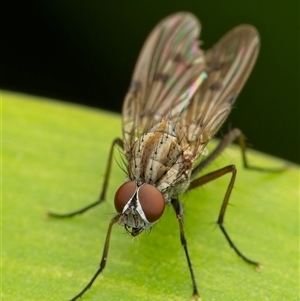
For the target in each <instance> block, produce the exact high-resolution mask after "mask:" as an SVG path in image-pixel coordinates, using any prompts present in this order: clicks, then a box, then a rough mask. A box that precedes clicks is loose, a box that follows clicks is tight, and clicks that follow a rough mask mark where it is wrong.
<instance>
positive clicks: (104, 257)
mask: <svg viewBox="0 0 300 301" xmlns="http://www.w3.org/2000/svg"><path fill="white" fill-rule="evenodd" d="M119 218H120V214H117V215H116V216H115V217H113V218H112V220H111V221H110V223H109V226H108V230H107V233H106V239H105V245H104V248H103V253H102V258H101V261H100V264H99V268H98V270H97V271H96V273H95V274H94V276H93V277H92V279H91V280H90V281H89V283H88V284H87V285H86V286H85V287H84V289H83V290H82V291H81V292H80V293H79V294H77V295H76V296H75V297H73V298H72V299H71V300H70V301H75V300H77V299H79V298H80V297H82V296H83V295H84V294H85V292H86V291H87V290H88V289H90V288H91V286H92V285H93V283H94V281H95V280H96V279H97V277H98V276H99V274H100V273H101V272H102V271H103V270H104V268H105V266H106V262H107V256H108V249H109V242H110V235H111V230H112V227H113V225H114V224H115V223H117V222H118V220H119Z"/></svg>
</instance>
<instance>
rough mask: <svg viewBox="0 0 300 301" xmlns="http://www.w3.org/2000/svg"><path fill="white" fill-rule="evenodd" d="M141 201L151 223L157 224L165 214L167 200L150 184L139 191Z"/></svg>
mask: <svg viewBox="0 0 300 301" xmlns="http://www.w3.org/2000/svg"><path fill="white" fill-rule="evenodd" d="M139 201H140V204H141V206H142V208H143V211H144V213H145V215H146V218H147V220H148V221H149V222H150V223H154V222H156V221H157V220H158V219H159V218H160V217H161V216H162V214H163V213H164V210H165V204H166V203H165V200H164V197H163V195H162V194H161V192H160V191H159V190H158V189H156V188H155V187H154V186H152V185H150V184H144V185H143V186H142V187H141V188H140V189H139Z"/></svg>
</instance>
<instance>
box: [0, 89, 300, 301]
mask: <svg viewBox="0 0 300 301" xmlns="http://www.w3.org/2000/svg"><path fill="white" fill-rule="evenodd" d="M120 136H121V118H120V116H118V115H115V114H112V113H108V112H103V111H99V110H96V109H94V110H92V109H89V108H85V107H81V106H74V105H68V104H64V103H62V102H55V101H50V100H45V99H41V98H37V97H33V96H25V95H21V94H15V93H9V92H2V158H3V167H2V185H3V195H2V200H3V201H2V264H3V267H2V290H3V292H2V294H3V296H2V297H3V300H14V301H18V300H22V301H25V300H30V301H34V300H39V301H40V300H68V299H70V298H71V297H73V296H74V295H76V294H77V293H78V292H79V291H80V290H81V289H82V288H83V287H84V286H85V285H86V283H87V282H88V281H89V280H90V278H91V277H92V275H93V274H94V272H95V271H96V269H97V266H98V263H99V261H100V258H101V255H102V248H103V244H104V239H105V234H106V230H107V227H108V223H109V221H110V219H111V218H112V216H113V215H114V214H115V209H114V206H113V202H112V200H113V197H114V192H115V191H116V189H117V188H118V187H119V185H120V184H121V183H123V181H124V173H123V172H122V170H121V169H120V168H119V166H118V164H114V165H113V170H112V176H111V179H110V182H109V189H108V194H107V202H105V203H104V204H102V205H101V206H99V207H98V208H95V209H94V210H91V211H90V212H87V213H86V214H83V215H82V216H78V217H75V218H71V219H65V220H60V219H52V218H46V217H45V212H46V211H47V210H53V211H56V212H69V211H73V210H75V209H79V208H81V207H83V206H85V205H87V204H89V203H91V202H93V201H95V200H96V198H97V197H98V195H99V193H100V187H101V183H102V181H103V178H104V170H105V166H106V160H107V157H108V152H109V149H110V146H111V142H112V140H113V139H114V138H115V137H120ZM251 138H252V139H255V137H251ZM294 138H295V137H291V139H294ZM269 139H278V137H270V138H269ZM214 143H215V142H214V141H212V142H211V144H212V146H213V145H214ZM278 147H283V146H282V145H281V144H280V139H279V140H278ZM284 147H287V146H284ZM248 155H249V156H248V158H249V161H250V162H251V163H252V164H253V165H256V166H262V167H271V168H281V167H283V166H284V170H283V171H282V172H278V173H272V172H269V173H268V172H258V171H251V170H245V169H244V168H243V167H242V166H241V163H240V161H241V158H240V152H239V150H238V149H237V147H234V146H231V147H229V148H228V149H226V150H225V151H224V152H223V153H222V155H221V156H220V157H219V158H218V159H217V160H216V161H215V162H213V163H212V164H211V166H210V167H209V168H208V169H207V171H210V170H214V169H217V168H220V167H222V166H225V165H228V164H235V165H236V166H237V168H238V175H237V180H236V183H235V189H234V191H233V194H232V197H231V206H229V207H228V211H227V214H226V218H225V225H226V227H227V230H228V232H229V234H230V235H231V238H232V239H233V241H234V242H235V243H236V245H237V246H238V247H239V248H240V249H241V250H242V251H243V252H244V253H245V254H246V256H249V257H250V258H252V259H254V260H258V261H260V262H261V263H262V264H263V269H262V270H261V271H260V272H257V271H255V270H254V269H253V268H251V267H250V266H249V265H247V264H245V263H244V262H243V261H242V260H241V259H240V258H238V257H237V256H236V255H235V254H234V252H233V251H232V250H231V249H230V247H229V245H228V244H227V242H226V241H225V239H224V237H223V236H222V233H221V231H219V229H218V228H217V227H216V226H215V223H214V222H215V221H216V219H217V216H218V212H219V210H220V206H221V202H222V198H223V196H224V192H225V189H226V187H227V185H228V181H229V176H224V177H223V178H220V179H218V180H216V181H213V182H211V183H209V184H207V185H205V186H204V187H201V188H199V189H195V190H193V191H190V192H188V193H186V194H185V195H183V196H182V198H181V200H182V201H183V203H184V206H185V230H186V237H187V240H188V246H189V251H190V256H191V260H192V263H193V266H194V271H195V274H196V279H197V283H198V286H199V291H200V294H201V296H202V299H203V300H204V301H205V300H210V301H211V300H218V301H219V300H222V301H224V300H230V301H232V300H243V301H244V300H247V301H248V300H255V301H257V300H272V301H274V300H280V301H283V300H289V301H290V300H298V297H299V269H298V265H299V167H298V166H295V165H292V164H288V163H287V162H284V161H283V160H281V159H276V158H272V157H270V156H267V155H264V154H261V153H258V152H254V151H249V153H248ZM115 158H116V161H117V162H119V163H120V162H121V159H120V156H119V154H118V152H115ZM205 171H206V170H205ZM190 296H191V281H190V276H189V271H188V268H187V263H186V259H185V255H184V252H183V250H182V247H181V245H180V241H179V230H178V225H177V220H176V218H175V216H174V212H173V210H172V208H167V210H166V211H165V213H164V215H163V217H162V219H161V221H159V222H158V223H157V225H156V226H155V227H154V229H153V231H152V232H151V233H150V234H149V235H145V234H142V235H141V236H140V237H139V239H134V240H133V239H132V238H130V237H129V236H128V235H126V234H125V231H124V229H123V228H122V227H120V226H118V225H117V226H115V227H114V228H113V232H112V237H111V245H110V251H109V256H108V263H107V266H106V268H105V270H104V272H103V273H102V274H101V275H100V276H99V277H98V279H97V280H96V282H95V283H94V285H93V286H92V288H91V290H89V291H88V292H87V293H86V295H85V296H84V297H83V298H82V300H118V301H120V300H139V301H142V300H151V301H156V300H172V301H174V300H189V299H190Z"/></svg>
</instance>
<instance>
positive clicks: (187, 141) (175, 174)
mask: <svg viewBox="0 0 300 301" xmlns="http://www.w3.org/2000/svg"><path fill="white" fill-rule="evenodd" d="M200 29H201V26H200V23H199V21H198V20H197V18H196V17H195V16H194V15H192V14H190V13H185V12H181V13H176V14H174V15H171V16H169V17H167V18H165V19H164V20H162V21H161V22H160V23H159V24H158V25H157V26H156V27H155V28H154V29H153V31H152V32H151V34H150V35H149V37H148V39H147V40H146V42H145V44H144V46H143V48H142V51H141V53H140V56H139V58H138V61H137V64H136V67H135V70H134V73H133V77H132V81H131V85H130V87H129V91H128V93H127V95H126V97H125V100H124V103H123V110H122V128H123V138H122V139H120V138H116V139H115V140H114V141H113V143H112V146H111V149H110V153H109V158H108V164H107V167H106V173H105V180H104V183H103V186H102V192H101V195H100V197H99V199H98V200H97V201H96V202H94V203H92V204H90V205H89V206H87V207H85V208H83V209H81V210H78V211H75V212H72V213H69V214H57V213H51V212H50V213H49V215H50V216H55V217H71V216H74V215H77V214H81V213H83V212H85V211H87V210H89V209H91V208H93V207H95V206H97V205H99V204H100V203H102V202H103V201H104V200H105V194H106V191H107V187H108V180H109V176H110V170H111V164H112V159H113V150H114V148H115V147H118V148H120V149H122V150H123V152H124V156H125V159H126V160H124V161H125V165H126V180H125V182H124V183H123V184H122V185H121V186H120V188H119V189H118V190H117V192H116V194H115V198H114V204H115V208H116V211H117V214H116V215H115V216H114V217H113V218H112V219H111V221H110V223H109V226H108V230H107V234H106V240H105V244H104V250H103V255H102V259H101V262H100V266H99V268H98V270H97V271H96V273H95V274H94V276H93V277H92V279H91V280H90V282H89V283H88V284H87V285H86V287H84V288H83V290H82V291H81V292H79V293H78V294H77V295H76V296H75V297H73V298H72V299H71V300H73V301H74V300H77V299H78V298H80V297H82V296H83V295H84V294H85V292H86V291H87V290H88V289H89V288H90V287H91V286H92V284H93V282H94V281H95V280H96V278H97V276H98V275H99V274H100V273H101V272H102V271H103V269H104V268H105V265H106V262H107V255H108V249H109V242H110V235H111V230H112V227H113V225H114V224H120V225H122V226H124V228H125V230H126V231H127V232H128V233H129V234H130V235H131V236H137V235H139V234H140V233H141V232H143V231H144V230H146V229H150V228H151V227H152V226H153V225H154V224H155V223H156V222H157V221H158V220H159V218H160V217H161V216H162V214H163V212H164V209H165V206H166V205H171V206H172V207H173V208H174V210H175V214H176V218H177V220H178V224H179V230H180V241H181V244H182V246H183V248H184V252H185V256H186V259H187V263H188V268H189V273H190V277H191V281H192V287H193V291H192V296H193V297H194V298H195V299H197V298H198V297H199V293H198V288H197V284H196V279H195V275H194V271H193V267H192V263H191V260H190V256H189V252H188V247H187V241H186V238H185V234H184V227H183V206H182V204H181V202H180V201H179V196H180V195H181V194H182V193H184V192H185V191H187V190H190V189H194V188H196V187H199V186H202V185H204V184H206V183H208V182H210V181H212V180H215V179H217V178H219V177H222V176H223V175H225V174H230V175H231V178H230V181H229V184H228V187H227V190H226V193H225V195H224V199H223V202H222V206H221V209H220V212H219V217H218V220H217V223H218V225H219V227H220V229H221V231H222V232H223V234H224V236H225V238H226V240H227V241H228V243H229V244H230V246H231V247H232V248H233V250H234V251H235V252H236V253H237V255H238V256H240V257H241V258H242V259H243V260H244V261H246V262H247V263H249V264H251V265H253V266H255V267H259V263H257V262H256V261H253V260H251V259H249V258H247V257H246V256H244V255H243V254H242V253H241V252H240V251H239V249H237V247H236V246H235V244H234V243H233V242H232V240H231V239H230V237H229V235H228V234H227V231H226V230H225V228H224V226H223V221H224V216H225V211H226V207H227V205H228V202H229V198H230V194H231V191H232V188H233V185H234V182H235V178H236V168H235V166H234V165H228V166H225V167H223V168H220V169H218V170H215V171H213V172H210V173H208V174H206V175H204V176H201V177H199V176H198V173H199V172H200V171H201V170H202V169H203V168H204V167H206V166H207V165H208V164H209V163H210V162H211V161H212V160H214V159H215V158H216V157H217V156H218V155H219V154H220V153H221V152H222V151H223V149H224V148H225V147H226V146H227V145H228V144H230V143H231V142H232V141H233V140H235V139H238V141H239V144H240V146H241V149H242V154H243V161H244V165H245V167H248V165H247V161H246V156H245V143H244V139H243V135H242V133H241V131H240V130H238V129H233V130H231V131H230V132H229V133H228V134H227V135H226V136H224V137H223V139H222V140H221V141H220V142H219V144H218V145H217V147H216V148H215V150H213V151H212V152H211V153H210V154H209V155H205V154H206V146H207V144H208V142H209V141H210V140H211V138H212V137H213V136H214V135H215V134H216V132H217V131H218V129H219V128H220V126H221V125H222V124H223V122H224V121H225V119H226V118H227V116H228V114H229V113H230V111H231V108H232V106H233V104H234V103H235V100H236V98H237V96H238V94H239V93H240V91H241V89H242V87H243V86H244V84H245V82H246V80H247V78H248V76H249V74H250V72H251V70H252V68H253V66H254V63H255V61H256V58H257V55H258V52H259V44H260V39H259V34H258V32H257V31H256V29H255V28H254V27H252V26H250V25H240V26H237V27H236V28H234V29H232V30H231V31H229V32H228V33H227V34H226V35H225V36H224V37H223V38H222V39H221V40H220V41H219V42H218V43H217V44H216V45H215V46H213V47H212V48H211V49H210V50H208V51H206V52H204V51H203V50H202V49H201V48H200V46H199V44H200V43H199V41H198V37H199V34H200Z"/></svg>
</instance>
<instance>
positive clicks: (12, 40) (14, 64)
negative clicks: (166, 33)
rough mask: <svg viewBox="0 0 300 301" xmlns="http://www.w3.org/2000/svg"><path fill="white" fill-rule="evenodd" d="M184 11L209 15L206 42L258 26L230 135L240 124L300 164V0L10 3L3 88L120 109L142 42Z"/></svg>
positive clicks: (5, 17)
mask: <svg viewBox="0 0 300 301" xmlns="http://www.w3.org/2000/svg"><path fill="white" fill-rule="evenodd" d="M177 11H191V12H192V13H194V14H195V15H196V16H197V17H198V18H199V19H200V20H201V23H202V26H203V31H202V34H201V40H202V41H204V44H203V47H204V49H207V48H209V47H210V46H211V45H213V44H214V43H215V42H217V40H218V39H219V38H220V37H221V36H222V35H223V34H225V33H226V32H227V31H228V30H229V29H231V28H232V27H234V26H236V25H238V24H241V23H250V24H252V25H254V26H255V27H256V28H257V29H258V31H259V32H260V35H261V52H260V55H259V58H258V62H257V64H256V66H255V68H254V71H253V73H252V75H251V77H250V80H249V81H248V82H247V85H246V86H245V88H244V90H243V91H242V94H241V96H240V97H239V99H238V101H237V108H236V109H234V110H233V111H232V113H231V115H230V117H229V121H228V122H227V124H226V125H225V127H223V133H225V132H226V131H227V129H228V128H230V127H239V128H241V129H242V130H243V132H244V133H245V134H246V136H247V137H248V142H249V144H250V145H252V146H253V147H254V148H255V149H258V150H261V151H264V152H266V153H270V154H273V155H276V156H279V157H283V158H286V159H288V160H291V161H294V162H297V163H300V158H299V157H300V150H299V137H300V133H299V130H300V127H299V123H300V116H299V115H300V114H299V113H300V106H299V104H300V99H299V66H300V65H299V53H300V52H299V44H300V43H299V37H300V33H299V1H298V0H288V1H283V0H281V1H280V0H279V1H274V0H273V1H271V0H264V1H258V0H257V1H255V0H252V1H242V0H227V1H222V0H219V1H218V0H215V1H212V0H203V1H200V0H181V1H179V0H176V1H138V0H124V1H100V0H99V1H71V0H70V1H67V0H52V1H38V0H36V1H33V0H32V1H14V2H10V4H5V5H2V14H1V15H2V17H1V18H2V22H3V25H2V26H1V27H2V31H3V34H2V35H1V36H2V39H1V40H2V43H3V44H2V43H1V44H2V46H1V48H2V49H1V52H2V55H1V56H2V58H1V65H2V66H1V88H4V89H7V90H12V91H19V92H26V93H30V94H36V95H42V96H47V97H52V98H57V99H60V100H63V101H69V102H74V103H81V104H84V105H87V106H93V107H99V108H102V109H107V110H113V111H116V112H120V111H121V106H122V101H123V98H124V95H125V93H126V91H127V88H128V85H129V82H130V78H131V74H132V71H133V68H134V65H135V61H136V59H137V56H138V54H139V51H140V49H141V46H142V44H143V42H144V41H145V39H146V37H147V35H148V34H149V33H150V31H151V29H152V28H153V27H154V26H155V25H156V23H157V22H159V21H160V20H161V19H162V18H164V17H166V16H167V15H169V14H171V13H174V12H177ZM99 130H101V129H99Z"/></svg>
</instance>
